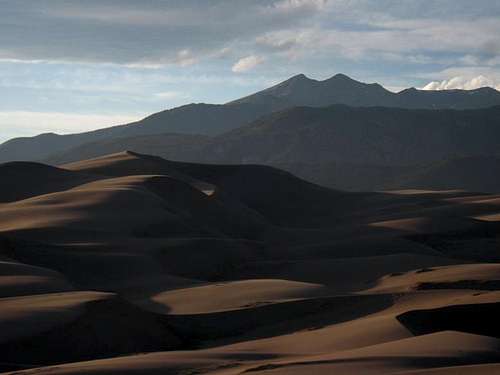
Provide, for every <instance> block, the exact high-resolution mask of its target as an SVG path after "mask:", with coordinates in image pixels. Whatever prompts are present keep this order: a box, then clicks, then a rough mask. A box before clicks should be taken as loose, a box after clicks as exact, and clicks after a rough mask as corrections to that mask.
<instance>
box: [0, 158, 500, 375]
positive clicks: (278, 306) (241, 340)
mask: <svg viewBox="0 0 500 375" xmlns="http://www.w3.org/2000/svg"><path fill="white" fill-rule="evenodd" d="M31 174H34V175H36V176H37V180H39V183H38V184H36V185H35V184H33V183H30V181H32V180H30V175H31ZM5 176H7V177H8V183H6V184H2V185H1V187H0V332H2V333H1V335H0V371H5V372H6V371H15V370H21V373H28V374H29V373H33V374H34V373H36V374H87V373H93V374H127V373H130V374H154V373H158V374H169V373H172V374H199V373H205V374H226V375H229V374H253V373H256V374H260V373H262V374H306V373H307V374H311V373H314V374H331V373H335V374H377V375H378V374H406V373H408V374H411V373H415V374H417V373H422V374H427V373H428V374H441V373H442V374H452V373H453V374H454V373H457V374H460V373H464V374H467V375H468V374H476V373H477V374H483V373H495V371H497V370H498V363H500V341H499V339H498V338H499V337H500V332H499V331H498V328H497V327H496V326H497V324H496V320H497V316H498V306H499V303H500V268H499V266H498V263H495V262H498V261H500V256H499V255H498V246H499V245H500V238H499V237H498V230H499V229H500V227H498V223H497V220H496V215H498V211H499V202H500V201H499V198H498V196H496V195H488V194H477V193H469V192H465V191H461V190H448V191H427V190H426V191H421V190H404V191H403V190H401V191H391V192H377V193H345V192H341V191H334V190H329V189H326V188H323V187H320V186H317V185H314V184H310V183H308V182H305V181H303V180H301V179H298V178H296V177H294V176H293V175H290V174H289V173H285V172H282V171H280V170H277V169H274V168H269V167H260V166H254V165H245V166H238V165H202V164H190V163H180V162H172V161H168V160H163V159H161V158H158V157H152V156H148V155H142V154H137V153H133V152H120V153H117V154H113V155H108V156H104V157H99V158H96V159H91V160H86V161H80V162H76V163H73V164H69V165H65V166H62V167H61V168H53V167H47V166H43V165H39V164H26V163H14V164H6V165H2V166H0V177H1V178H2V181H3V177H5ZM141 353H142V354H141ZM82 361H86V362H82ZM43 366H46V367H43ZM47 366H48V367H47ZM419 371H420V372H419ZM454 371H455V372H454ZM488 371H490V372H488Z"/></svg>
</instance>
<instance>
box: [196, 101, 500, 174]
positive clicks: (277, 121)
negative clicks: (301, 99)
mask: <svg viewBox="0 0 500 375" xmlns="http://www.w3.org/2000/svg"><path fill="white" fill-rule="evenodd" d="M499 124H500V106H498V107H492V108H487V109H477V110H463V111H456V110H408V109H398V108H381V107H371V108H352V107H347V106H342V105H335V106H330V107H325V108H310V107H296V108H292V109H289V110H284V111H281V112H278V113H274V114H271V115H269V116H266V117H263V118H261V119H259V120H258V121H256V122H254V123H252V124H250V125H248V126H245V127H242V128H240V129H236V130H234V131H231V132H228V133H226V134H224V135H222V136H220V137H217V138H215V139H214V140H213V141H212V142H211V144H210V147H208V148H207V149H206V151H205V154H204V157H205V159H204V160H207V161H211V162H231V163H259V164H268V165H273V164H284V163H326V162H333V161H335V162H345V163H356V164H375V165H388V166H405V165H406V166H408V165H416V164H425V163H431V162H435V161H439V160H442V159H449V158H452V157H455V156H473V155H499V154H500V151H499V149H498V139H500V138H499V137H500V126H499Z"/></svg>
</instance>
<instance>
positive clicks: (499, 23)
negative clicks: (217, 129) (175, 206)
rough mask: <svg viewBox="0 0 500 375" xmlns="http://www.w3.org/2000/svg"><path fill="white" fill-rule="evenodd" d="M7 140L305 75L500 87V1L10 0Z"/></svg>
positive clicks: (3, 36)
mask: <svg viewBox="0 0 500 375" xmlns="http://www.w3.org/2000/svg"><path fill="white" fill-rule="evenodd" d="M0 16H1V17H0V99H1V100H0V142H2V141H4V140H6V139H9V138H12V137H19V136H30V135H35V134H39V133H43V132H57V133H61V134H65V133H71V132H81V131H85V130H90V129H95V128H102V127H106V126H110V125H116V124H122V123H127V122H131V121H134V120H137V119H139V118H142V117H144V116H146V115H148V114H151V113H153V112H157V111H160V110H164V109H168V108H173V107H176V106H179V105H183V104H187V103H192V102H196V103H198V102H206V103H224V102H227V101H230V100H233V99H236V98H238V97H241V96H244V95H247V94H250V93H253V92H255V91H258V90H261V89H263V88H266V87H268V86H270V85H273V84H275V83H278V82H280V81H282V80H285V79H287V78H289V77H290V76H293V75H295V74H299V73H304V74H306V75H307V76H308V77H310V78H314V79H325V78H328V77H331V76H333V75H334V74H336V73H344V74H347V75H349V76H351V77H352V78H354V79H357V80H360V81H364V82H379V83H380V84H382V85H383V86H385V87H386V88H388V89H390V90H393V91H399V90H401V89H403V88H407V87H412V86H413V87H418V88H425V89H430V90H440V89H451V88H462V89H473V88H477V87H482V86H491V87H495V88H497V89H499V90H500V38H499V37H498V36H499V35H500V1H497V0H475V1H470V0H255V1H252V0H198V1H194V0H85V1H81V0H78V1H73V0H0Z"/></svg>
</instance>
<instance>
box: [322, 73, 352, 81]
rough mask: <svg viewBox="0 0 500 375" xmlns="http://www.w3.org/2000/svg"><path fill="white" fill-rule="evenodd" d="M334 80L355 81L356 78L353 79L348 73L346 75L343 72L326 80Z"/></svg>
mask: <svg viewBox="0 0 500 375" xmlns="http://www.w3.org/2000/svg"><path fill="white" fill-rule="evenodd" d="M332 80H337V81H340V80H342V81H355V80H354V79H352V78H351V77H349V76H348V75H345V74H342V73H337V74H335V75H334V76H332V77H330V78H328V79H326V81H332Z"/></svg>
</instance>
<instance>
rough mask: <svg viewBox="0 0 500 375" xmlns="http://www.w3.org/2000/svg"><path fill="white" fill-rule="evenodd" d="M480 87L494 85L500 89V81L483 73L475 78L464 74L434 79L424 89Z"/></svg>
mask: <svg viewBox="0 0 500 375" xmlns="http://www.w3.org/2000/svg"><path fill="white" fill-rule="evenodd" d="M480 87H493V88H495V89H497V90H500V82H495V81H494V80H492V79H490V78H487V77H485V76H483V75H479V76H477V77H473V78H467V77H464V76H458V77H453V78H450V79H445V80H443V81H432V82H429V83H428V84H427V85H425V86H424V88H423V89H424V90H454V89H459V90H474V89H478V88H480Z"/></svg>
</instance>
